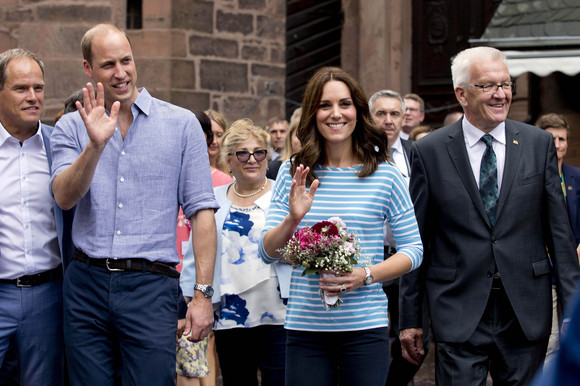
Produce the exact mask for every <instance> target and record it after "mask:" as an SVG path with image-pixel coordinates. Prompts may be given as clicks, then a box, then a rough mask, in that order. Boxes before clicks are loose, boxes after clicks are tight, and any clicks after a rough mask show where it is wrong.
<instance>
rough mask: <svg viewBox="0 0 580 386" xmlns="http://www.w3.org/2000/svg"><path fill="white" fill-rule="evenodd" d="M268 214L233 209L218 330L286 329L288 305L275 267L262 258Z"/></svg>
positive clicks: (225, 240)
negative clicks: (282, 295)
mask: <svg viewBox="0 0 580 386" xmlns="http://www.w3.org/2000/svg"><path fill="white" fill-rule="evenodd" d="M265 217H266V216H265V213H264V211H263V210H262V209H261V208H260V207H258V206H257V205H254V206H252V207H247V208H242V207H237V206H234V205H232V206H231V208H230V211H229V213H228V214H227V216H226V220H225V222H224V226H223V229H222V251H221V253H222V256H221V277H220V293H221V294H222V296H221V303H220V305H219V308H218V309H217V310H216V318H215V320H216V321H215V324H214V329H216V330H224V329H230V328H240V327H241V328H248V327H257V326H260V325H283V324H284V318H285V315H286V306H285V301H284V300H283V299H282V298H281V296H280V285H279V283H278V277H277V276H276V270H275V268H274V266H273V265H272V264H266V263H264V262H263V260H262V259H261V258H260V256H259V255H258V243H259V241H260V236H261V233H262V229H263V228H264V225H265V221H266V218H265Z"/></svg>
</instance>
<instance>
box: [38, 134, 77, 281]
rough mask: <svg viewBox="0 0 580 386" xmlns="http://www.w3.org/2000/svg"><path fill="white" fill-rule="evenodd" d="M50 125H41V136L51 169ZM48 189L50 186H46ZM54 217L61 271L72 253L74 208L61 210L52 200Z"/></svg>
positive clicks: (66, 265) (68, 261)
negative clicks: (60, 257)
mask: <svg viewBox="0 0 580 386" xmlns="http://www.w3.org/2000/svg"><path fill="white" fill-rule="evenodd" d="M52 129H53V127H52V126H48V125H44V124H43V125H42V127H41V130H42V138H43V141H44V148H45V149H46V158H47V159H48V167H49V170H51V169H50V168H51V165H52V153H51V152H50V136H51V134H52ZM46 188H47V189H50V187H48V186H47V187H46ZM54 217H55V221H56V233H57V236H58V246H59V248H60V254H61V256H62V267H63V271H64V270H65V269H66V267H68V264H69V263H70V260H71V258H72V254H73V253H74V246H73V243H72V237H71V229H72V221H73V217H74V208H73V209H70V210H66V211H63V210H62V209H61V208H60V207H59V206H58V205H57V204H56V202H54Z"/></svg>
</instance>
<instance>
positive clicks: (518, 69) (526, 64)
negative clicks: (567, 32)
mask: <svg viewBox="0 0 580 386" xmlns="http://www.w3.org/2000/svg"><path fill="white" fill-rule="evenodd" d="M503 52H504V54H505V55H506V57H507V64H508V70H509V72H510V75H511V76H512V77H514V78H516V77H518V76H520V75H521V74H523V73H526V72H531V73H534V74H536V75H538V76H547V75H550V74H551V73H553V72H557V71H559V72H562V73H564V74H566V75H568V76H574V75H577V74H578V73H580V50H553V51H503Z"/></svg>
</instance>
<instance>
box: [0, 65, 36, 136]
mask: <svg viewBox="0 0 580 386" xmlns="http://www.w3.org/2000/svg"><path fill="white" fill-rule="evenodd" d="M43 107H44V80H43V77H42V70H41V69H40V66H39V65H38V63H36V62H35V61H34V60H33V59H31V58H29V57H25V56H24V57H17V58H14V59H12V60H10V62H8V65H7V66H6V80H5V82H4V88H3V89H2V90H0V122H1V123H2V126H4V128H5V129H6V131H8V132H9V133H10V134H11V135H13V136H15V137H17V138H19V139H21V140H22V139H27V138H29V137H31V136H32V135H34V134H35V133H36V131H37V128H38V121H39V120H40V116H41V115H42V111H43Z"/></svg>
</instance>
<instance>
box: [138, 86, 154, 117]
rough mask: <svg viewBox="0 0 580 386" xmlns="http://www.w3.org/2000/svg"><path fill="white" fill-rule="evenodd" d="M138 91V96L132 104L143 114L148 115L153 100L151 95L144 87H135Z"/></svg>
mask: <svg viewBox="0 0 580 386" xmlns="http://www.w3.org/2000/svg"><path fill="white" fill-rule="evenodd" d="M137 91H139V96H138V97H137V99H135V102H133V105H134V106H135V107H137V108H138V109H139V110H140V111H141V112H142V113H143V114H145V115H149V113H150V112H151V104H152V102H153V97H152V96H151V94H149V92H148V91H147V90H146V89H145V87H141V88H139V89H137Z"/></svg>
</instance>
